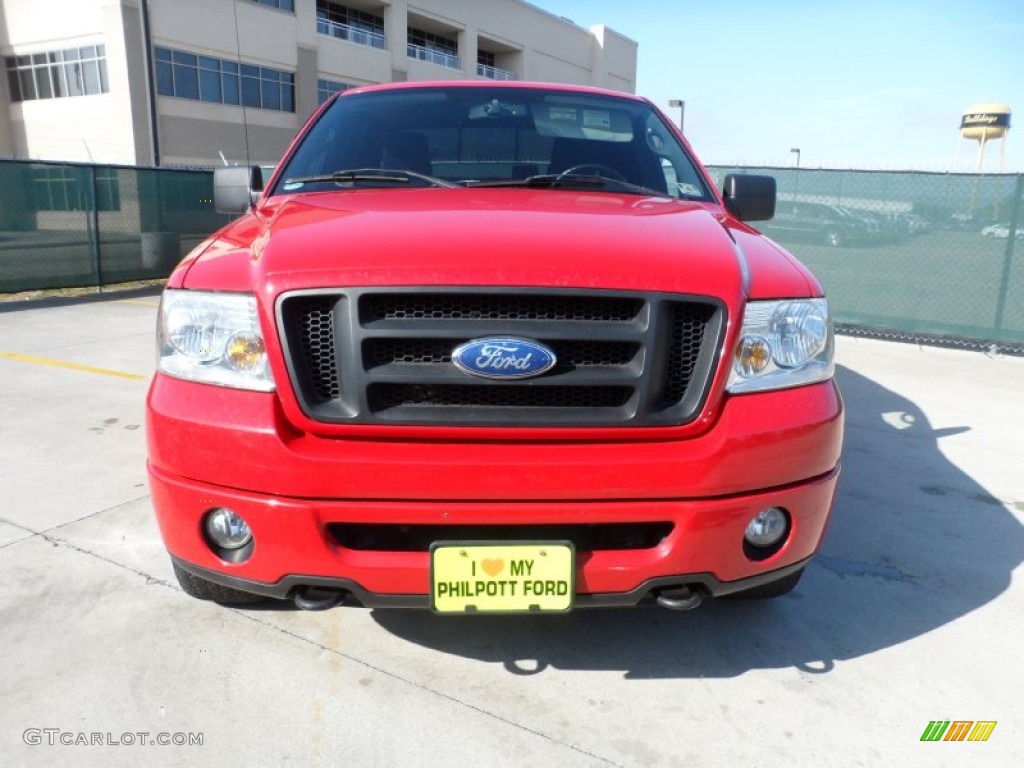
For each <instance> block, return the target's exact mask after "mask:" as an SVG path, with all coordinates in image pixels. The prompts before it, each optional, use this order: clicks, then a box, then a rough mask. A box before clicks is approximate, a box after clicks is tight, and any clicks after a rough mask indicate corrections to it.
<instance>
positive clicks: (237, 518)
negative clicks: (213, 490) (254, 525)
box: [206, 507, 252, 549]
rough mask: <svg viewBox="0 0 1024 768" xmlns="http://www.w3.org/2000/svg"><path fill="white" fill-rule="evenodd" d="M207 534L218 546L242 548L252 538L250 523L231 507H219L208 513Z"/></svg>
mask: <svg viewBox="0 0 1024 768" xmlns="http://www.w3.org/2000/svg"><path fill="white" fill-rule="evenodd" d="M206 534H207V535H208V536H209V537H210V540H211V541H212V542H213V543H214V544H216V545H217V546H218V547H223V548H224V549H241V548H242V547H244V546H245V545H246V544H248V543H249V542H250V541H251V540H252V531H250V530H249V524H248V523H247V522H245V520H244V519H243V518H242V516H241V515H239V514H238V513H237V512H235V511H234V510H231V509H225V508H224V507H217V508H216V509H211V510H210V512H209V513H208V514H207V515H206Z"/></svg>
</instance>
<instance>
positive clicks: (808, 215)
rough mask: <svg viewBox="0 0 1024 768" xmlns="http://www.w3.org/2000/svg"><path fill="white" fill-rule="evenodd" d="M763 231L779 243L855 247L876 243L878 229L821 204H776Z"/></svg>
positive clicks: (871, 222) (782, 202) (841, 209)
mask: <svg viewBox="0 0 1024 768" xmlns="http://www.w3.org/2000/svg"><path fill="white" fill-rule="evenodd" d="M763 228H764V231H765V232H766V233H767V234H769V235H771V236H772V237H774V238H777V239H779V240H782V241H789V240H792V241H794V242H812V243H823V244H825V245H830V246H841V245H855V244H860V243H866V242H871V241H877V240H880V239H881V237H882V230H881V226H880V225H879V223H878V222H877V221H870V220H868V219H867V218H864V217H862V216H857V215H855V214H853V213H851V212H850V211H848V210H845V209H843V208H839V207H837V206H834V205H827V204H825V203H809V202H804V201H779V202H778V203H777V204H776V207H775V216H774V218H773V219H772V220H771V221H769V222H767V223H766V224H765V225H764V227H763Z"/></svg>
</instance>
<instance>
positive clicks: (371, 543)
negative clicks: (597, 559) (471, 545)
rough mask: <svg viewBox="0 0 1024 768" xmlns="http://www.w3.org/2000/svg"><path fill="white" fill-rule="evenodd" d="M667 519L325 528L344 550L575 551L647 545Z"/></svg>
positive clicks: (665, 531) (659, 536) (657, 538)
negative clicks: (500, 547)
mask: <svg viewBox="0 0 1024 768" xmlns="http://www.w3.org/2000/svg"><path fill="white" fill-rule="evenodd" d="M672 527H673V526H672V523H668V522H652V523H596V524H593V525H400V524H394V525H390V524H371V523H330V524H329V525H328V526H327V532H328V533H329V534H330V535H331V536H333V537H334V540H335V541H337V542H338V544H340V545H341V546H343V547H345V548H347V549H356V550H360V551H370V552H374V551H376V552H427V551H429V550H430V546H431V544H433V543H434V542H435V541H465V542H472V541H509V542H515V541H571V542H572V543H573V544H574V545H575V546H576V551H577V552H596V551H602V550H616V549H652V548H654V547H656V546H658V544H660V543H661V542H662V540H663V539H664V538H665V537H666V536H668V535H669V534H670V533H671V532H672Z"/></svg>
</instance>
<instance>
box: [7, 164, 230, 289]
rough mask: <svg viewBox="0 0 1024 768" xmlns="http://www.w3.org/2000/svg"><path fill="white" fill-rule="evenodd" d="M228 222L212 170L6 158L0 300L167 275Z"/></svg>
mask: <svg viewBox="0 0 1024 768" xmlns="http://www.w3.org/2000/svg"><path fill="white" fill-rule="evenodd" d="M227 221H228V217H226V216H223V215H220V214H217V213H216V212H215V211H214V209H213V178H212V174H211V173H209V172H208V171H183V170H167V169H154V168H126V167H120V166H105V165H79V164H67V163H43V162H20V161H7V160H5V161H0V293H7V292H15V291H26V290H34V289H43V288H77V287H83V286H97V287H99V286H103V285H108V284H111V283H121V282H126V281H132V280H146V279H158V278H164V277H167V275H168V274H169V273H170V271H171V269H172V268H173V266H174V265H175V264H176V263H177V262H178V261H179V260H180V259H181V257H182V256H183V255H184V254H186V253H188V251H190V250H191V249H192V248H193V247H194V246H195V245H196V244H198V243H199V242H200V241H202V240H203V239H204V238H205V237H207V236H208V235H209V234H210V233H211V232H213V231H214V230H216V229H218V228H220V227H221V226H223V225H224V224H225V223H227Z"/></svg>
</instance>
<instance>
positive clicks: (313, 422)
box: [147, 82, 843, 614]
mask: <svg viewBox="0 0 1024 768" xmlns="http://www.w3.org/2000/svg"><path fill="white" fill-rule="evenodd" d="M214 186H215V198H216V202H217V206H218V209H220V210H222V211H228V212H235V213H240V214H244V215H242V216H240V217H239V218H237V219H236V220H235V221H234V222H233V223H232V224H230V225H229V226H227V227H225V228H224V229H222V230H221V231H219V232H217V233H216V234H215V235H213V236H212V237H211V238H210V239H209V240H207V241H206V242H204V243H202V244H201V245H200V246H199V247H197V248H196V249H195V250H194V251H193V252H192V253H191V254H189V255H188V256H187V257H186V258H185V259H184V260H183V261H182V263H181V264H180V265H179V266H178V267H177V269H176V270H175V271H174V273H173V274H172V275H171V277H170V280H169V282H168V283H167V286H166V290H165V291H164V294H163V297H162V301H161V308H160V315H159V328H158V336H159V338H158V357H159V360H158V370H157V373H156V375H155V377H154V379H153V382H152V386H151V388H150V391H149V396H148V401H147V429H148V446H149V462H148V468H149V478H150V485H151V488H152V498H153V504H154V506H155V508H156V513H157V518H158V520H159V524H160V529H161V532H162V535H163V539H164V542H165V544H166V546H167V549H168V550H169V552H170V555H171V558H172V560H173V565H174V569H175V572H176V574H177V576H178V579H179V581H180V583H181V586H182V588H183V589H184V590H185V592H187V593H188V594H190V595H193V596H195V597H198V598H203V599H212V600H215V601H218V602H221V603H225V604H230V603H245V602H250V601H254V600H260V599H265V598H279V599H291V600H294V601H295V603H296V604H297V605H299V606H300V607H303V608H326V607H330V606H333V605H336V604H338V603H340V602H341V601H343V600H344V599H345V598H346V597H349V596H351V597H352V598H354V599H355V600H357V601H359V602H361V603H362V604H364V605H367V606H380V607H389V606H391V607H409V608H412V607H422V608H430V609H432V610H434V611H435V612H438V613H458V614H462V613H466V612H480V613H486V612H507V613H515V612H544V611H567V610H570V609H572V608H575V607H583V606H627V605H635V604H638V603H644V602H657V603H658V604H660V605H662V606H665V607H668V608H675V609H689V608H693V607H695V606H696V605H698V604H699V603H700V602H701V600H702V599H704V598H708V597H719V596H724V595H742V596H747V597H772V596H777V595H781V594H785V593H786V592H788V591H789V590H791V589H792V588H793V587H794V586H795V585H796V583H797V580H798V579H799V578H800V575H801V573H802V572H803V570H804V568H805V566H806V565H807V563H808V561H809V560H810V558H811V557H812V556H813V555H814V553H815V552H816V550H817V549H818V547H819V546H820V544H821V541H822V537H823V535H824V532H825V529H826V527H827V523H828V519H829V515H830V511H831V507H832V502H833V497H834V493H835V488H836V481H837V477H838V474H839V461H840V449H841V443H842V431H843V406H842V401H841V399H840V395H839V392H838V390H837V388H836V385H835V382H834V380H833V373H834V365H833V340H832V328H831V321H830V318H829V313H828V306H827V303H826V299H825V298H824V295H823V292H822V288H821V286H820V284H819V283H818V281H817V280H815V278H814V277H813V276H812V275H811V273H810V272H809V271H808V270H807V269H806V268H805V267H804V266H802V265H801V264H800V262H798V261H797V260H796V259H795V258H794V257H793V256H791V255H790V254H789V253H787V252H786V251H785V250H783V249H782V248H780V247H779V246H778V245H777V244H776V243H774V242H772V241H771V240H769V239H767V238H765V237H764V236H762V235H761V234H759V233H758V232H757V231H756V230H755V229H752V228H751V227H750V226H748V225H747V224H746V223H744V222H746V221H758V220H764V219H768V218H770V217H771V216H772V213H773V211H774V207H775V196H776V195H775V183H774V180H773V179H772V178H770V177H765V176H755V175H742V174H741V175H730V176H726V178H725V179H724V180H723V185H722V186H723V190H722V191H721V192H719V191H718V190H716V188H715V186H714V185H713V183H712V181H711V179H710V177H709V176H708V174H707V172H706V171H705V170H704V169H703V168H702V167H701V165H700V164H699V163H698V161H697V160H696V159H695V158H694V156H693V154H692V152H691V150H690V148H689V146H688V145H687V143H686V141H685V140H684V138H683V137H682V135H681V134H680V133H679V132H678V131H677V129H676V128H675V127H674V126H673V125H672V123H671V122H670V121H669V120H667V119H666V117H665V116H664V115H663V114H661V112H660V111H659V110H658V109H656V108H655V107H654V106H653V105H652V104H651V103H650V102H649V101H647V100H645V99H642V98H637V97H634V96H629V95H624V94H621V93H614V92H610V91H602V90H597V89H591V88H581V87H571V86H558V85H542V84H536V83H501V84H490V83H487V84H484V83H480V82H473V83H416V84H394V85H384V86H374V87H367V88H358V89H353V90H349V91H347V92H345V93H342V94H339V95H337V96H335V97H333V98H332V99H331V100H329V101H327V102H326V103H325V104H324V105H323V106H322V107H321V109H320V110H319V111H318V112H317V113H316V114H315V115H314V116H313V117H312V118H311V119H310V120H309V121H308V123H307V124H306V126H305V127H304V128H303V129H302V131H301V132H300V133H299V135H298V137H297V138H296V139H295V141H294V142H293V144H292V146H291V147H290V148H289V149H288V151H287V153H286V154H285V156H284V158H283V160H282V161H281V163H280V164H279V166H278V167H277V170H276V171H275V172H274V173H273V174H272V176H271V178H270V179H269V181H268V182H267V183H266V184H264V182H263V178H262V174H261V172H260V169H259V168H257V167H251V168H250V167H235V168H223V169H220V170H219V171H217V173H216V175H215V182H214Z"/></svg>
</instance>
